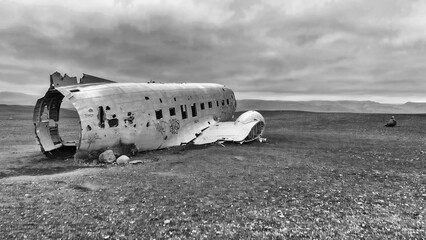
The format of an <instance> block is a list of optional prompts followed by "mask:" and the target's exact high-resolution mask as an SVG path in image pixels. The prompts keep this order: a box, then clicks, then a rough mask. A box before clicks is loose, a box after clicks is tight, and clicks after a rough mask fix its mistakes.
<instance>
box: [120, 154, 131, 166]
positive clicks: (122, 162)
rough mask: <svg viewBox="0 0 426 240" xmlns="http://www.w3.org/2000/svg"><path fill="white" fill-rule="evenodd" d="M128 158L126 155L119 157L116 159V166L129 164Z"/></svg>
mask: <svg viewBox="0 0 426 240" xmlns="http://www.w3.org/2000/svg"><path fill="white" fill-rule="evenodd" d="M129 161H130V158H129V157H128V156H126V155H121V156H120V157H119V158H117V164H119V165H127V164H129Z"/></svg>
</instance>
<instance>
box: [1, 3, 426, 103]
mask: <svg viewBox="0 0 426 240" xmlns="http://www.w3.org/2000/svg"><path fill="white" fill-rule="evenodd" d="M425 13H426V1H414V0H412V1H410V0H404V1H402V0H374V1H369V0H315V1H308V0H305V1H302V0H297V1H296V0H286V1H280V0H276V1H274V0H262V1H258V0H253V1H249V0H239V1H238V0H234V1H232V0H215V1H212V0H208V1H207V0H206V1H199V0H192V1H191V0H158V1H156V0H150V1H136V0H134V1H132V0H109V1H108V0H95V1H76V0H70V1H54V0H52V1H47V0H41V1H40V0H39V1H32V0H14V1H7V0H0V16H2V20H1V21H0V91H15V92H23V93H27V94H43V93H44V92H45V91H46V89H47V87H48V79H49V75H50V74H51V73H53V72H55V71H59V72H61V73H67V74H68V75H70V76H77V77H78V78H79V77H81V76H82V73H88V74H92V75H97V76H100V77H105V78H108V79H111V80H115V81H119V82H146V81H149V80H151V79H153V80H156V81H158V82H216V83H221V84H225V85H226V86H228V87H230V88H232V89H233V90H234V91H235V92H236V94H237V97H239V98H257V99H285V100H317V99H319V100H340V99H348V100H376V101H380V102H401V103H402V102H406V101H426V94H424V91H425V90H426V81H425V80H424V76H426V65H425V63H426V31H425V29H426V14H425Z"/></svg>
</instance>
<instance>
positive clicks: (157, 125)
mask: <svg viewBox="0 0 426 240" xmlns="http://www.w3.org/2000/svg"><path fill="white" fill-rule="evenodd" d="M154 125H155V129H157V131H158V132H159V133H161V134H162V135H164V134H165V133H166V127H167V122H165V121H158V122H155V123H154Z"/></svg>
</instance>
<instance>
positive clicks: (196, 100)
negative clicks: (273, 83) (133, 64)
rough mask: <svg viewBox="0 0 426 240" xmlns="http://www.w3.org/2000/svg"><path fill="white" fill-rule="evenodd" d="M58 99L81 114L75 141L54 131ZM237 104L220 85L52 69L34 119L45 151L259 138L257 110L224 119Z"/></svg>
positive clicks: (260, 120)
mask: <svg viewBox="0 0 426 240" xmlns="http://www.w3.org/2000/svg"><path fill="white" fill-rule="evenodd" d="M63 98H66V99H68V100H69V101H70V102H71V103H72V104H73V106H74V107H75V109H76V110H77V112H78V115H79V118H80V126H81V133H80V139H78V140H76V141H75V142H64V141H63V140H62V138H61V137H60V136H59V131H58V129H59V127H60V126H59V124H58V123H59V109H60V106H61V103H62V100H63ZM236 105H237V103H236V99H235V95H234V92H233V91H232V90H231V89H229V88H226V87H225V86H222V85H219V84H206V83H203V84H201V83H200V84H197V83H167V84H163V83H116V82H113V81H110V80H107V79H102V78H98V77H94V76H90V75H86V74H85V75H84V76H83V78H81V79H80V81H79V82H78V81H77V78H75V77H68V76H67V75H65V76H62V75H61V74H60V73H58V72H55V73H53V74H52V75H51V76H50V88H49V90H48V91H47V93H46V95H45V96H44V97H43V98H40V99H39V100H38V101H37V104H36V106H35V109H34V118H33V120H34V125H35V131H36V137H37V140H38V141H39V143H40V146H41V149H42V152H44V153H45V154H46V155H52V154H54V153H55V152H58V151H60V150H61V149H62V148H74V149H75V150H86V151H91V150H99V149H106V148H110V147H112V146H115V145H118V144H134V145H135V146H136V147H137V149H138V150H139V151H146V150H154V149H161V148H167V147H172V146H179V145H182V144H188V143H194V144H207V143H212V142H216V141H221V140H223V141H234V142H241V143H242V142H248V141H253V140H256V139H259V138H260V137H261V135H262V134H263V131H264V126H265V120H264V118H263V117H262V115H261V114H260V113H258V112H256V111H248V112H246V113H244V114H242V115H241V116H240V117H239V118H238V119H237V120H236V121H235V122H226V121H228V120H231V119H232V116H233V114H234V113H235V109H236Z"/></svg>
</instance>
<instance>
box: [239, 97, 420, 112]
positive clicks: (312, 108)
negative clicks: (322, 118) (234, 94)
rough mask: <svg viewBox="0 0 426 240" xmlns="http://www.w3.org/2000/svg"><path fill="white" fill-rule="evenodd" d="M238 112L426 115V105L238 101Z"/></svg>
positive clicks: (367, 102) (360, 102)
mask: <svg viewBox="0 0 426 240" xmlns="http://www.w3.org/2000/svg"><path fill="white" fill-rule="evenodd" d="M237 110H238V111H245V110H295V111H309V112H352V113H426V103H413V102H407V103H405V104H383V103H378V102H373V101H306V102H303V101H300V102H299V101H264V100H255V99H243V100H238V106H237Z"/></svg>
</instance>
